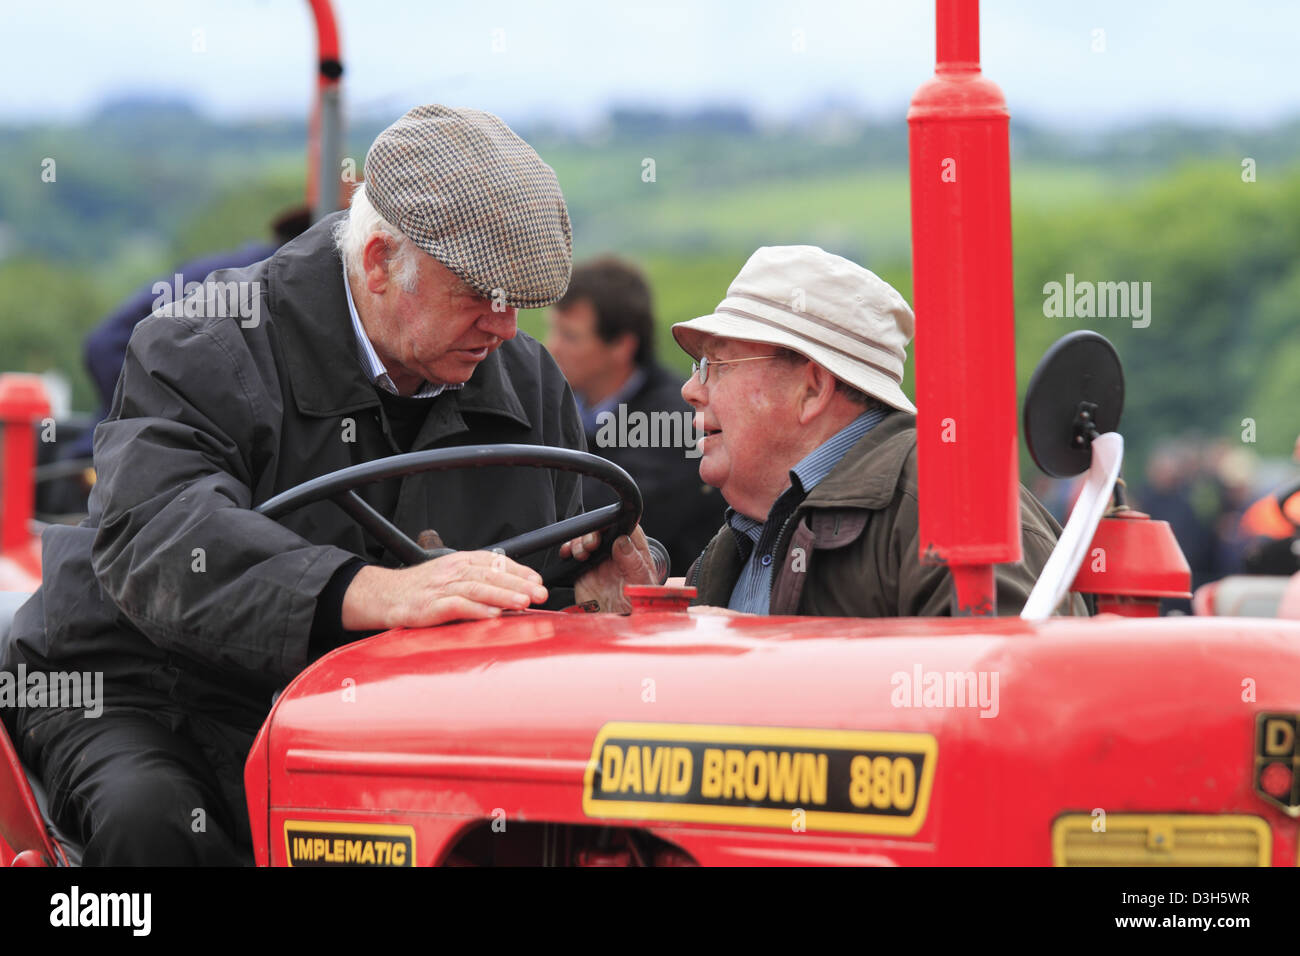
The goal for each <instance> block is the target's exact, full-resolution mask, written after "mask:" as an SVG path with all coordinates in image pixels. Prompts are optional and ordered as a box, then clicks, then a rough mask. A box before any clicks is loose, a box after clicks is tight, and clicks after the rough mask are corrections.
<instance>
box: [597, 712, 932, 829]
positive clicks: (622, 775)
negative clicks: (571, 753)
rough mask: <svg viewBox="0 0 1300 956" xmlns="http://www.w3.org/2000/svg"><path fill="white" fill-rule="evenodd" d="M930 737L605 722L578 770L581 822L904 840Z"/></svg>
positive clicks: (923, 807) (920, 802)
mask: <svg viewBox="0 0 1300 956" xmlns="http://www.w3.org/2000/svg"><path fill="white" fill-rule="evenodd" d="M938 753H939V744H938V741H937V740H935V738H934V737H933V736H931V735H930V734H912V733H889V732H883V731H881V732H877V731H860V730H814V729H808V728H793V727H738V726H726V725H705V724H642V723H620V722H615V723H608V724H605V726H604V727H602V728H601V729H600V732H599V733H598V734H597V735H596V741H595V743H594V744H593V745H592V749H591V760H590V761H589V762H588V763H587V771H586V774H585V775H584V777H583V790H582V809H583V812H584V813H585V814H586V815H587V816H589V817H599V818H609V817H617V818H623V819H627V818H635V819H644V820H687V821H691V822H694V823H727V824H733V825H737V826H761V827H780V828H782V829H792V828H793V829H795V830H799V829H807V830H839V831H848V832H854V833H882V834H894V835H898V836H911V835H913V834H915V833H916V832H917V831H918V830H920V829H921V825H922V824H923V823H924V822H925V815H926V812H927V811H928V810H929V806H930V792H931V788H932V786H933V784H934V768H935V762H936V760H937V758H938Z"/></svg>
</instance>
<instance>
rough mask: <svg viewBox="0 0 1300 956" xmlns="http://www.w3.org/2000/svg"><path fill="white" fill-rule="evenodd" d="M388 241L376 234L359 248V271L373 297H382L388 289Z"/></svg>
mask: <svg viewBox="0 0 1300 956" xmlns="http://www.w3.org/2000/svg"><path fill="white" fill-rule="evenodd" d="M390 251H391V250H390V247H389V240H388V239H387V237H385V236H384V234H383V233H382V232H376V233H374V234H373V235H371V237H370V238H369V239H367V240H366V244H365V245H364V246H363V247H362V248H361V269H362V271H363V272H364V273H365V283H366V288H367V289H369V290H370V291H371V292H372V293H374V294H375V295H383V294H384V291H385V290H386V289H387V288H388V282H389V276H388V256H389V254H390Z"/></svg>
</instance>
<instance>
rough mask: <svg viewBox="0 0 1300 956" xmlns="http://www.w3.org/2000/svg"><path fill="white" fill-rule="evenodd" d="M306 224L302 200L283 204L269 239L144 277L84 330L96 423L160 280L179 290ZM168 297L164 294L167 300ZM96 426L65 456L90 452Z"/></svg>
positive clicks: (268, 250) (248, 261) (264, 251)
mask: <svg viewBox="0 0 1300 956" xmlns="http://www.w3.org/2000/svg"><path fill="white" fill-rule="evenodd" d="M310 225H311V210H310V209H308V208H307V207H306V206H295V207H293V208H291V209H287V210H285V211H284V212H282V213H280V214H279V215H278V216H276V217H275V219H274V220H273V221H272V222H271V233H272V236H273V237H274V238H273V241H271V242H247V243H245V244H244V245H242V246H240V247H239V248H237V249H227V250H225V251H223V252H214V253H211V254H209V255H206V256H201V257H200V258H197V259H192V260H190V261H189V262H185V263H182V264H180V265H178V266H177V267H176V268H175V269H174V270H173V271H172V272H171V273H169V274H168V275H165V276H160V277H159V278H158V279H157V280H156V281H154V282H150V283H147V284H146V285H145V286H143V287H142V288H141V289H139V290H138V291H137V292H135V293H134V294H132V295H131V297H130V298H128V299H127V300H126V301H125V302H123V303H122V304H121V305H119V306H118V307H117V308H116V309H115V310H113V312H112V313H110V314H109V315H108V316H106V317H105V318H104V319H103V320H102V321H101V322H100V323H99V325H97V326H95V328H94V329H93V330H91V332H90V334H89V335H87V336H86V342H85V346H84V358H85V362H86V371H87V372H89V373H90V380H91V381H92V382H93V383H94V385H95V391H96V392H97V393H98V394H99V411H98V412H97V413H96V415H95V423H96V424H98V423H99V422H101V421H103V420H104V416H105V415H107V414H108V408H109V406H110V405H112V404H113V390H114V389H115V388H116V387H117V378H118V376H119V375H120V374H121V373H122V363H123V361H125V359H126V344H127V342H129V341H130V340H131V333H132V332H133V331H135V327H136V325H138V324H139V323H140V322H141V321H142V320H143V319H145V318H146V317H147V316H149V315H150V314H151V313H152V312H153V311H154V309H155V308H157V306H158V304H159V303H158V299H159V288H160V286H161V285H166V286H167V288H168V289H169V290H174V289H175V287H176V285H177V284H179V285H180V287H181V289H182V290H183V289H184V288H185V286H186V285H187V284H189V283H191V282H195V283H198V282H202V281H203V280H204V279H206V278H207V277H208V276H209V275H211V274H212V273H213V272H216V271H217V270H218V269H241V268H243V267H244V266H251V265H252V264H253V263H255V262H261V261H262V260H263V259H267V258H269V257H270V256H272V255H274V254H275V251H276V250H277V249H279V248H280V247H281V246H282V245H284V244H285V243H286V242H288V241H289V240H291V239H296V238H298V236H300V235H302V234H303V233H304V232H306V231H307V227H308V226H310ZM177 276H179V277H180V278H179V279H178V278H177ZM170 301H171V299H168V300H167V303H170ZM94 432H95V429H94V426H93V425H92V426H91V427H90V428H88V429H87V430H86V431H85V433H83V434H82V435H81V436H79V437H78V439H77V441H76V442H75V443H73V445H72V446H70V447H69V449H68V450H67V456H68V457H74V458H89V457H90V452H91V447H92V446H91V442H92V439H93V436H94Z"/></svg>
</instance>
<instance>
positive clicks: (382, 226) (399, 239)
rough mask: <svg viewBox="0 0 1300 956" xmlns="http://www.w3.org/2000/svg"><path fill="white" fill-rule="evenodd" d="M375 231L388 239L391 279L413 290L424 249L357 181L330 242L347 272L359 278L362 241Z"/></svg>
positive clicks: (417, 285)
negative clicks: (374, 204)
mask: <svg viewBox="0 0 1300 956" xmlns="http://www.w3.org/2000/svg"><path fill="white" fill-rule="evenodd" d="M376 234H378V235H382V236H384V237H385V238H386V239H387V240H388V267H389V270H390V274H391V276H392V279H393V281H394V282H396V283H397V285H398V287H399V288H400V289H401V290H402V291H403V292H405V293H407V294H408V295H411V294H414V293H415V291H416V289H417V288H419V283H420V274H419V267H420V260H419V257H420V256H422V255H428V253H426V252H424V250H422V249H421V248H420V247H419V246H417V245H416V244H415V243H414V242H412V241H411V240H410V239H408V238H407V237H406V236H405V235H403V234H402V233H401V232H400V231H399V230H398V229H397V228H396V227H395V226H394V225H393V224H392V223H390V222H389V221H388V220H387V219H385V218H384V217H383V216H381V215H380V214H379V211H378V210H377V209H375V207H374V206H373V205H371V203H370V200H369V199H367V198H366V190H365V184H364V183H358V184H357V188H356V189H354V190H353V192H352V203H351V205H350V206H349V207H348V214H347V216H346V217H344V218H343V219H340V220H339V222H338V224H337V225H336V226H335V227H334V245H335V247H336V248H337V249H338V250H339V255H340V256H341V257H342V258H343V262H344V264H345V265H346V266H347V269H348V275H349V276H352V277H354V278H359V277H360V276H362V275H364V274H365V264H364V256H365V248H366V243H367V242H369V241H370V237H371V236H374V235H376ZM430 258H432V257H430Z"/></svg>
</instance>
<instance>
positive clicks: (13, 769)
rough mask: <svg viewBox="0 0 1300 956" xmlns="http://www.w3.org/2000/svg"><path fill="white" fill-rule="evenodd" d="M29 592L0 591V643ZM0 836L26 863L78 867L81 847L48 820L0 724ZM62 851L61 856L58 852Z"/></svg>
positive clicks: (35, 782)
mask: <svg viewBox="0 0 1300 956" xmlns="http://www.w3.org/2000/svg"><path fill="white" fill-rule="evenodd" d="M29 597H31V595H30V594H27V593H25V592H18V591H0V644H2V643H4V641H5V640H6V639H7V638H8V636H9V628H10V626H11V625H12V623H13V618H14V614H15V612H17V610H18V608H19V607H21V606H22V604H23V602H25V601H26V600H27V599H28V598H29ZM0 838H3V839H4V841H5V842H6V843H7V844H9V846H10V848H12V849H13V850H14V851H15V852H16V853H18V854H20V855H22V856H24V858H25V861H26V862H35V860H36V859H39V860H40V861H41V862H44V863H45V864H46V865H63V863H64V862H65V861H66V863H67V865H69V866H78V865H80V863H81V855H82V846H81V844H80V843H79V842H77V841H76V840H73V839H71V838H70V837H69V836H68V835H67V834H66V833H64V832H62V831H61V830H60V829H59V828H58V827H57V826H55V825H54V823H52V822H51V821H50V801H49V798H48V797H47V796H46V793H45V787H44V785H43V784H42V783H41V779H40V777H38V776H37V775H36V774H35V773H33V772H32V771H31V769H30V768H29V767H27V766H26V765H24V764H23V762H22V761H21V760H20V759H19V758H18V752H17V750H15V749H14V745H13V742H12V741H11V740H10V739H9V731H7V730H6V729H5V727H4V725H3V724H0ZM59 850H62V856H60V855H59Z"/></svg>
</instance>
